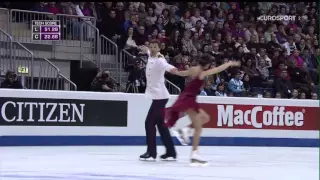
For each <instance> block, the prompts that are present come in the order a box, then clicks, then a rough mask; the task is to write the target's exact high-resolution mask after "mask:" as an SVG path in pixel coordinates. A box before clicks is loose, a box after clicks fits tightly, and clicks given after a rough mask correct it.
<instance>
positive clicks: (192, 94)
mask: <svg viewBox="0 0 320 180" xmlns="http://www.w3.org/2000/svg"><path fill="white" fill-rule="evenodd" d="M212 59H213V58H212V56H210V55H204V56H203V57H202V58H201V60H199V63H198V66H195V67H191V68H190V69H188V70H186V71H178V72H175V73H176V74H177V75H179V76H189V77H192V78H193V80H192V81H191V82H190V83H189V84H188V85H187V86H186V87H185V89H184V91H183V92H182V93H181V94H180V95H179V97H178V99H177V101H176V102H175V103H174V104H173V105H172V106H171V107H169V108H167V109H166V110H165V119H166V125H167V126H168V127H169V128H170V127H172V126H174V125H175V123H176V122H177V121H178V119H180V118H181V117H182V116H184V114H185V113H186V114H187V115H188V116H189V117H190V119H191V126H190V125H189V126H188V127H186V128H183V129H180V130H179V133H180V135H181V138H182V139H183V140H184V141H185V143H186V144H187V143H189V142H188V141H189V136H188V133H189V130H190V128H189V127H192V128H194V135H193V142H192V154H191V164H192V165H207V161H205V160H203V159H202V158H201V157H200V156H199V155H198V152H197V151H198V146H199V143H200V134H201V131H202V125H203V124H205V123H207V122H208V121H209V120H210V117H209V115H208V114H207V113H206V112H205V111H204V110H202V109H201V108H200V107H199V104H198V103H197V102H196V97H197V95H198V94H199V91H200V88H201V86H202V85H203V83H204V78H205V77H206V76H209V75H212V74H216V73H219V72H221V71H224V70H225V69H227V68H228V67H230V66H239V65H240V62H236V61H229V62H227V63H225V64H223V65H221V66H219V67H216V68H212V69H209V68H210V66H211V62H212Z"/></svg>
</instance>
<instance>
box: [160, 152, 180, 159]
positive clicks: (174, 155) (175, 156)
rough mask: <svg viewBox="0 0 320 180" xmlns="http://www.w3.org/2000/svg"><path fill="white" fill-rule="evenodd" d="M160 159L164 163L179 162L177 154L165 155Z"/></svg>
mask: <svg viewBox="0 0 320 180" xmlns="http://www.w3.org/2000/svg"><path fill="white" fill-rule="evenodd" d="M160 159H161V160H162V161H176V160H177V155H176V154H168V153H166V154H163V155H161V156H160Z"/></svg>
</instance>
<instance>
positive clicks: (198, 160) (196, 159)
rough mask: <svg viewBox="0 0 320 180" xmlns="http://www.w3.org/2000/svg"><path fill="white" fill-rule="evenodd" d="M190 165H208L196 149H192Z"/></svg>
mask: <svg viewBox="0 0 320 180" xmlns="http://www.w3.org/2000/svg"><path fill="white" fill-rule="evenodd" d="M190 165H191V166H200V167H205V166H207V165H208V161H206V160H204V159H203V158H202V157H200V155H199V154H198V152H197V151H193V152H192V154H191V159H190Z"/></svg>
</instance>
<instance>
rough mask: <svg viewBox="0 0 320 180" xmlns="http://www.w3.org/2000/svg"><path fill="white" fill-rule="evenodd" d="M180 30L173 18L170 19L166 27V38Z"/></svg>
mask: <svg viewBox="0 0 320 180" xmlns="http://www.w3.org/2000/svg"><path fill="white" fill-rule="evenodd" d="M176 29H178V25H177V23H176V21H175V19H174V18H173V17H170V19H169V22H168V23H167V24H165V25H164V30H165V31H166V36H170V35H171V34H170V33H172V32H174V31H175V30H176Z"/></svg>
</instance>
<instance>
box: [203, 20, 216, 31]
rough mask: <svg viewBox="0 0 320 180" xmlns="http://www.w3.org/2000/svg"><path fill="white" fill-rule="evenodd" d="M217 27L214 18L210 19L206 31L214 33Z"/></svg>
mask: <svg viewBox="0 0 320 180" xmlns="http://www.w3.org/2000/svg"><path fill="white" fill-rule="evenodd" d="M214 28H215V22H214V21H213V20H209V21H208V26H205V27H204V29H203V30H204V33H209V34H212V33H213V31H214Z"/></svg>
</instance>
